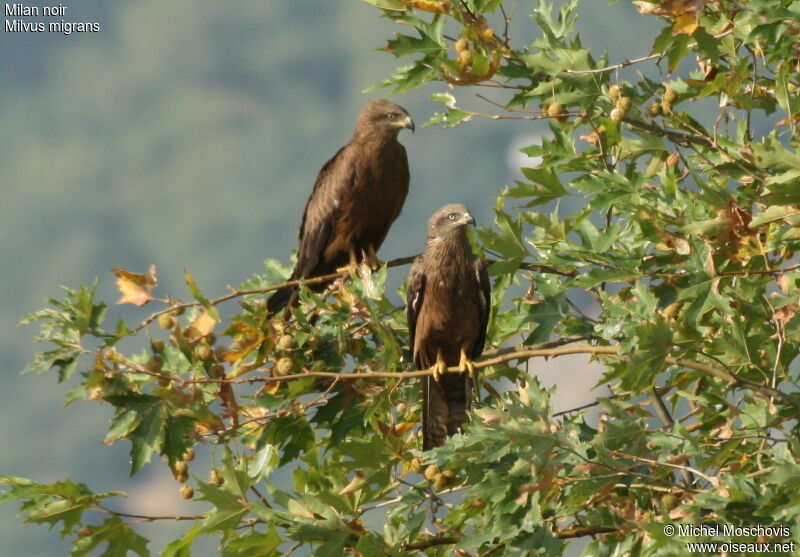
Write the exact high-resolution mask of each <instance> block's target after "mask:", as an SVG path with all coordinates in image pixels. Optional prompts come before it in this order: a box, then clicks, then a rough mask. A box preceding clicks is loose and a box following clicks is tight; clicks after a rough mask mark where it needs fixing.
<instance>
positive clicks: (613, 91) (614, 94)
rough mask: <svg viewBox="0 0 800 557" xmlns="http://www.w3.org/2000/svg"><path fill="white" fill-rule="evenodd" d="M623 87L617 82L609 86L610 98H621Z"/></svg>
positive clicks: (613, 99) (614, 99)
mask: <svg viewBox="0 0 800 557" xmlns="http://www.w3.org/2000/svg"><path fill="white" fill-rule="evenodd" d="M621 90H622V87H620V86H619V85H617V84H614V85H612V86H611V87H609V88H608V98H609V99H611V100H612V101H616V100H617V99H618V98H619V95H620V92H621Z"/></svg>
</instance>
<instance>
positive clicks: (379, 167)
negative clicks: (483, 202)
mask: <svg viewBox="0 0 800 557" xmlns="http://www.w3.org/2000/svg"><path fill="white" fill-rule="evenodd" d="M403 128H408V129H411V130H412V131H413V130H414V122H413V121H412V120H411V117H410V116H409V115H408V113H407V112H406V111H405V109H404V108H402V107H400V106H398V105H396V104H394V103H392V102H389V101H387V100H384V99H379V100H376V101H373V102H371V103H369V104H368V105H367V106H365V107H364V109H363V110H362V111H361V113H360V114H359V116H358V122H357V123H356V130H355V133H354V134H353V137H352V139H351V140H350V143H348V144H347V145H345V146H344V147H342V148H341V149H339V152H338V153H336V155H334V157H333V158H332V159H331V160H329V161H328V162H326V163H325V165H324V166H323V167H322V170H320V171H319V175H318V176H317V181H316V183H315V184H314V190H313V191H312V192H311V197H309V199H308V202H307V203H306V209H305V213H304V214H303V222H302V224H301V225H300V235H299V240H300V247H299V249H298V253H297V266H296V267H295V269H294V272H293V273H292V277H291V279H292V280H295V279H300V278H308V277H313V276H319V275H325V274H328V273H333V272H335V270H336V269H337V268H340V267H343V266H345V265H347V264H348V263H350V262H351V257H353V258H355V261H356V262H359V261H361V260H363V258H364V257H365V255H368V254H374V253H375V252H377V250H378V248H380V246H381V244H382V243H383V240H384V239H385V238H386V234H387V233H388V232H389V227H391V225H392V223H393V222H394V221H395V219H396V218H397V217H398V215H399V214H400V210H401V209H402V207H403V203H404V202H405V199H406V195H408V183H409V179H410V174H409V171H408V159H407V157H406V150H405V148H404V147H403V146H402V145H401V144H400V142H399V141H397V134H398V133H399V132H400V130H401V129H403ZM324 286H325V285H317V286H315V288H318V289H322V288H324ZM296 302H297V287H286V288H283V289H280V290H278V291H276V292H275V294H273V295H272V297H271V298H270V299H269V301H268V302H267V307H268V309H269V311H270V313H274V312H277V311H280V310H281V309H283V308H284V307H286V308H287V313H288V308H289V307H291V306H292V305H294V304H295V303H296Z"/></svg>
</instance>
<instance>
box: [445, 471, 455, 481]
mask: <svg viewBox="0 0 800 557" xmlns="http://www.w3.org/2000/svg"><path fill="white" fill-rule="evenodd" d="M442 478H444V480H445V481H446V482H447V483H448V484H450V483H452V482H453V480H454V479H455V478H456V473H455V472H453V471H452V470H442Z"/></svg>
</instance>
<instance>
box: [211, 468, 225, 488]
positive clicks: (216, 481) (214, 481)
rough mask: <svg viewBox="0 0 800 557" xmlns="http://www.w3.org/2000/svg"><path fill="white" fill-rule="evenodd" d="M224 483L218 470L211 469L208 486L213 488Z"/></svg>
mask: <svg viewBox="0 0 800 557" xmlns="http://www.w3.org/2000/svg"><path fill="white" fill-rule="evenodd" d="M224 483H225V478H223V477H222V474H220V473H219V470H217V469H216V468H213V469H212V470H211V472H210V473H209V475H208V484H209V485H213V486H215V487H220V486H222V484H224Z"/></svg>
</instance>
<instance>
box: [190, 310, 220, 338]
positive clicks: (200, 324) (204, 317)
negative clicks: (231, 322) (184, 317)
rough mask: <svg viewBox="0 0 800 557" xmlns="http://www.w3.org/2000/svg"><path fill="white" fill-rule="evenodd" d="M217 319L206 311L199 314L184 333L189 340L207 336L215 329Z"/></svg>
mask: <svg viewBox="0 0 800 557" xmlns="http://www.w3.org/2000/svg"><path fill="white" fill-rule="evenodd" d="M216 323H217V320H216V319H214V318H213V317H211V316H210V315H209V314H208V313H206V312H205V311H204V312H203V313H201V314H200V315H198V316H197V317H196V318H195V320H194V321H192V323H191V324H190V325H189V326H188V327H187V328H186V330H185V331H184V335H186V338H188V339H189V340H195V339H198V338H202V337H204V336H207V335H208V334H209V333H210V332H211V331H212V330H213V329H214V325H215V324H216Z"/></svg>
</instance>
